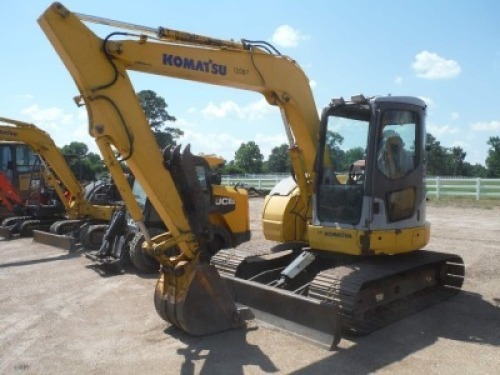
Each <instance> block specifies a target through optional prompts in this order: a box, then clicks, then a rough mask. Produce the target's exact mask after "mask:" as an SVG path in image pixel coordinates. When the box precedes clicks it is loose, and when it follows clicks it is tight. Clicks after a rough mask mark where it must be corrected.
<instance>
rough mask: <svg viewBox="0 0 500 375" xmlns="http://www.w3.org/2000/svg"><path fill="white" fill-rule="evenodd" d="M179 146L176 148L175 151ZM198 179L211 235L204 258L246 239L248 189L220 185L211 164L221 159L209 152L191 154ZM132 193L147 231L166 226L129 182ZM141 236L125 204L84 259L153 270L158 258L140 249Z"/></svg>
mask: <svg viewBox="0 0 500 375" xmlns="http://www.w3.org/2000/svg"><path fill="white" fill-rule="evenodd" d="M179 151H180V148H178V151H177V152H179ZM193 160H194V165H195V168H196V175H197V178H198V182H199V184H200V186H201V188H202V191H203V194H205V195H207V197H209V199H210V202H211V208H210V214H209V215H210V224H211V231H212V238H211V239H210V242H209V244H208V252H207V253H206V254H204V256H205V257H207V258H210V257H212V256H213V255H215V254H216V253H217V252H218V251H219V250H221V249H226V248H232V247H236V246H238V245H239V244H241V243H243V242H246V241H249V240H250V217H249V205H248V192H247V191H246V190H245V189H239V188H234V187H231V186H223V185H221V176H220V173H218V172H216V171H214V170H212V168H213V167H216V166H218V165H220V164H221V163H224V160H223V159H221V158H219V157H215V156H212V155H204V156H193ZM132 192H133V194H134V197H135V198H136V200H137V202H138V203H139V206H140V207H141V208H142V210H143V215H144V224H145V226H146V227H147V229H148V231H149V232H150V233H151V234H161V233H163V232H165V231H166V230H167V229H166V227H165V224H164V223H163V221H162V220H161V218H160V217H159V216H158V213H157V212H156V210H155V208H154V207H153V206H152V205H151V202H150V201H149V199H148V198H147V196H146V194H145V193H144V190H143V188H142V187H141V185H140V184H139V182H138V181H133V183H132ZM144 239H145V238H144V235H143V234H142V233H141V231H140V229H139V228H138V227H137V225H136V224H135V222H134V221H133V220H132V219H131V217H130V215H129V214H128V213H127V212H126V210H125V207H123V208H122V209H120V210H117V211H116V212H115V213H114V214H113V218H112V219H111V221H110V224H109V225H107V228H106V232H105V234H104V237H103V242H102V244H101V246H100V249H99V250H98V251H95V252H90V253H87V254H85V255H86V256H87V257H88V258H90V259H92V260H94V261H96V262H98V263H100V264H105V265H106V266H112V267H113V268H114V269H115V270H117V271H123V270H124V269H125V268H126V267H127V265H128V264H129V263H131V264H132V265H133V266H134V268H135V269H136V270H137V271H139V272H141V273H157V272H158V271H159V269H160V264H159V263H158V261H157V260H156V259H155V258H154V257H152V256H150V255H148V254H147V253H145V252H144V251H142V244H143V242H144Z"/></svg>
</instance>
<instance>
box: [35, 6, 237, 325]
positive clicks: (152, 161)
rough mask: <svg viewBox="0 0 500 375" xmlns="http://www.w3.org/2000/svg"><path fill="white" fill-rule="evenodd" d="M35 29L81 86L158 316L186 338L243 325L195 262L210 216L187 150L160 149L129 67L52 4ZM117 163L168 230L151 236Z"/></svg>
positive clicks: (214, 280)
mask: <svg viewBox="0 0 500 375" xmlns="http://www.w3.org/2000/svg"><path fill="white" fill-rule="evenodd" d="M39 23H40V25H41V27H42V29H43V30H44V32H45V33H46V34H47V36H48V38H49V39H50V41H51V43H52V44H53V46H54V48H55V49H56V51H57V52H58V53H59V55H60V57H61V58H62V60H63V62H64V64H65V65H66V67H67V68H68V70H69V72H70V73H71V75H72V77H73V79H74V80H75V82H76V84H77V86H78V88H79V91H80V94H81V95H80V97H79V99H78V102H79V103H81V102H82V101H83V103H84V104H85V107H86V109H87V111H88V116H89V132H90V134H91V136H93V137H94V138H95V141H96V143H97V146H98V148H99V150H100V152H101V154H102V156H103V159H104V162H105V164H106V166H107V168H108V169H109V171H110V173H111V175H112V177H113V179H114V181H115V184H116V185H117V186H118V188H119V191H120V193H121V196H122V198H123V200H124V202H125V204H126V206H127V209H128V211H129V214H130V216H131V217H132V219H133V220H135V221H136V222H137V224H138V226H139V228H141V231H142V232H143V234H144V237H145V239H146V241H145V246H144V247H145V250H146V251H148V252H149V253H150V254H151V255H153V256H155V257H156V258H157V259H158V260H159V262H160V263H161V265H162V270H161V273H160V278H159V280H158V284H157V289H156V293H155V295H156V296H160V297H159V298H155V305H156V308H157V310H158V312H159V313H160V315H161V316H162V317H163V318H164V319H167V320H169V321H170V322H171V323H172V324H174V325H176V326H177V327H179V328H181V329H183V330H184V331H186V332H188V333H191V334H207V333H211V332H218V331H222V330H226V329H230V328H234V327H237V326H241V325H242V324H243V321H242V317H241V316H240V314H239V313H238V310H237V309H236V306H235V304H234V302H233V300H232V298H231V296H230V295H229V291H228V290H227V288H226V287H225V285H224V284H223V282H222V280H221V279H220V276H219V274H218V273H217V271H216V270H215V267H213V266H211V265H207V264H201V262H200V258H199V254H200V252H201V251H202V250H203V247H204V246H207V241H206V240H207V239H208V238H209V237H210V234H209V233H205V231H204V228H206V227H205V226H204V224H207V223H209V217H208V215H209V212H208V208H207V209H206V210H203V207H204V204H205V203H206V202H203V199H200V197H201V194H196V190H197V188H198V189H199V186H196V184H197V183H196V182H193V181H195V180H196V174H195V170H194V165H193V161H192V155H191V154H190V152H189V149H186V150H184V153H183V154H182V155H180V153H179V151H178V150H176V151H173V152H172V153H170V152H169V150H165V152H164V153H162V152H161V151H160V149H159V147H158V144H157V142H156V140H155V138H154V135H153V133H152V131H151V130H150V127H149V124H148V122H147V120H146V117H145V115H144V112H143V110H142V108H141V106H140V103H139V101H138V98H137V97H136V94H135V92H134V90H133V87H132V84H131V82H130V80H129V77H128V74H127V71H126V70H127V69H128V68H129V67H130V65H131V63H130V62H127V61H120V60H117V59H115V58H113V57H112V56H111V55H110V53H109V52H108V51H105V50H103V46H104V45H105V44H106V43H107V42H106V41H103V40H101V39H100V38H98V37H97V36H96V35H95V34H94V33H93V32H92V31H91V30H90V29H88V28H87V27H86V26H85V25H84V24H83V23H82V21H81V20H80V19H79V17H78V16H77V15H76V14H74V13H71V12H70V11H68V10H67V9H66V8H64V7H63V6H62V5H61V4H59V3H54V4H53V5H52V6H51V7H50V8H49V9H48V10H47V11H46V12H45V13H44V14H43V15H42V16H41V17H40V19H39ZM148 46H149V44H148ZM160 63H161V62H160ZM190 156H191V157H190ZM122 162H126V163H127V166H128V167H129V168H130V170H131V172H132V173H133V175H134V177H135V178H136V179H137V180H138V181H139V183H140V184H141V186H142V187H143V189H144V191H145V193H146V195H147V196H148V198H149V199H150V201H151V203H152V204H153V206H154V207H155V209H156V211H157V213H158V215H159V216H160V218H161V219H162V221H163V222H164V223H165V226H166V227H167V228H168V232H166V233H164V234H161V235H159V236H156V237H154V238H153V239H151V238H150V236H149V233H148V231H147V229H146V227H145V225H144V222H143V213H142V209H141V207H140V206H139V205H138V203H137V201H136V199H135V197H134V195H133V194H132V190H131V188H130V186H129V184H128V182H127V180H126V178H125V175H124V173H123V170H122V167H121V163H122ZM203 213H206V215H203ZM198 224H201V225H198ZM172 248H175V251H174V253H173V254H172Z"/></svg>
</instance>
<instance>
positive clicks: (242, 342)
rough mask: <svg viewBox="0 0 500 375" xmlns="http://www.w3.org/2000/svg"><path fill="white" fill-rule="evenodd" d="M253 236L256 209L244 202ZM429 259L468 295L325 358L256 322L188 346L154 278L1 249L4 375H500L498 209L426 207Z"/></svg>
mask: <svg viewBox="0 0 500 375" xmlns="http://www.w3.org/2000/svg"><path fill="white" fill-rule="evenodd" d="M251 206H252V215H253V216H252V229H253V231H254V236H255V238H259V236H260V233H259V212H260V208H261V206H262V199H259V198H256V199H252V200H251ZM428 218H429V220H430V221H431V222H432V224H433V227H432V228H433V229H432V240H431V243H430V245H429V246H428V248H429V249H432V250H438V251H443V252H452V253H458V254H460V255H461V256H462V257H463V258H464V261H465V264H466V282H465V284H464V288H463V291H462V292H461V293H460V294H459V295H458V296H456V297H453V298H452V299H450V300H447V301H445V302H443V303H441V304H439V305H436V306H434V307H432V308H429V309H426V310H424V311H422V312H420V313H418V314H416V315H413V316H411V317H409V318H406V319H404V320H401V321H399V322H397V323H395V324H392V325H390V326H387V327H385V328H384V329H381V330H379V331H376V332H374V333H372V334H370V335H369V336H365V337H361V338H357V339H356V340H355V341H351V340H347V339H344V340H343V341H342V342H341V344H340V347H339V349H338V350H337V351H334V352H329V351H326V350H324V349H321V348H318V347H317V346H314V345H312V344H310V343H308V342H305V341H303V340H301V339H298V338H297V337H294V336H292V335H290V334H287V333H284V332H282V331H280V330H278V329H275V328H273V327H271V326H268V325H265V324H263V323H260V322H252V323H250V324H249V326H248V327H247V328H246V329H240V330H233V331H230V332H225V333H221V334H217V335H211V336H206V337H201V338H200V337H198V338H194V337H189V336H187V335H185V334H183V333H181V332H179V331H178V330H176V329H174V328H173V327H169V326H168V324H167V323H165V322H163V321H162V320H161V319H160V318H159V317H158V316H157V315H156V312H155V310H154V307H153V301H152V295H153V289H154V285H155V281H156V280H155V278H154V277H143V276H139V275H137V274H134V273H125V274H122V275H113V274H109V273H102V272H101V271H100V270H99V269H98V268H95V267H93V266H92V264H91V262H90V261H89V260H88V259H87V258H85V257H84V256H83V254H81V253H78V252H77V253H74V254H68V253H66V252H65V251H62V250H60V249H57V248H54V247H50V246H46V245H41V244H37V243H33V242H32V240H31V239H18V240H13V241H10V242H9V241H3V242H0V280H1V289H0V373H2V374H82V373H85V374H103V373H106V374H137V373H141V374H261V373H274V374H365V373H375V372H376V373H380V374H426V375H428V374H498V373H499V369H500V272H499V270H500V245H499V237H500V208H499V207H496V208H491V209H484V208H461V207H433V206H431V207H429V208H428Z"/></svg>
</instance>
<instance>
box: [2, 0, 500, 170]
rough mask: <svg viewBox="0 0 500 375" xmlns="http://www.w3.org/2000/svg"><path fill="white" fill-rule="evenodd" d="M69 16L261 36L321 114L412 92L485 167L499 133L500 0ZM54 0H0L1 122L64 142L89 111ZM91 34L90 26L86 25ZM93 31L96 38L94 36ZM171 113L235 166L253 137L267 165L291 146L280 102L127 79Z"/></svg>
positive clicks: (115, 7)
mask: <svg viewBox="0 0 500 375" xmlns="http://www.w3.org/2000/svg"><path fill="white" fill-rule="evenodd" d="M62 4H63V5H65V6H66V7H67V8H68V9H69V10H71V11H73V12H77V13H84V14H88V15H94V16H99V17H103V18H108V19H113V20H117V21H123V22H128V23H133V24H137V25H142V26H148V27H154V28H156V27H159V26H163V27H166V28H171V29H177V30H182V31H186V32H191V33H197V34H202V35H206V36H211V37H215V38H220V39H234V40H237V41H238V40H240V39H250V40H264V41H267V42H270V43H271V44H273V45H274V46H275V47H276V48H277V49H278V50H279V51H280V52H281V53H282V54H284V55H288V56H290V57H291V58H293V59H294V60H295V61H297V63H298V64H299V65H300V66H301V67H302V69H303V70H304V72H305V73H306V75H307V77H308V78H309V80H310V86H311V88H312V91H313V95H314V99H315V102H316V105H317V108H318V112H320V111H321V108H322V107H324V106H326V105H327V104H328V103H329V102H330V100H331V99H332V98H336V97H340V96H343V97H345V98H350V97H351V95H355V94H360V93H362V94H364V95H365V96H372V95H387V94H391V95H410V96H417V97H420V98H422V99H423V100H425V101H426V103H427V105H428V112H427V132H428V133H431V134H432V135H433V136H434V137H435V138H436V139H437V140H438V141H439V142H440V143H441V145H442V146H445V147H453V146H460V147H462V148H463V149H464V151H465V152H466V153H467V156H466V158H465V161H467V162H469V163H471V164H476V163H479V164H483V165H484V163H485V159H486V156H487V150H488V145H487V141H488V139H489V138H490V137H491V136H500V105H499V104H498V96H497V95H498V94H499V93H500V92H499V88H500V43H499V41H500V1H497V0H478V1H466V0H442V1H438V0H435V1H406V0H394V1H393V0H379V1H369V0H357V1H353V2H351V1H337V0H309V1H307V2H306V1H298V0H295V1H292V0H288V1H285V0H273V1H268V0H265V1H264V0H252V1H251V2H241V1H234V0H233V1H226V0H220V1H197V0H191V1H167V0H164V1H160V0H141V1H118V0H106V1H104V0H99V1H98V0H85V1H77V0H67V1H62ZM49 5H50V1H40V0H30V1H27V0H25V1H16V2H14V1H7V0H1V1H0V19H1V21H2V22H1V27H2V32H1V33H0V45H1V46H2V47H1V48H2V49H1V54H0V87H1V90H0V117H9V118H12V119H16V120H20V121H25V122H29V123H33V124H35V125H37V126H38V127H40V128H42V129H44V130H46V131H47V132H49V134H50V135H51V136H52V138H53V139H54V140H55V142H56V144H57V145H58V146H60V147H62V146H64V145H66V144H69V143H70V142H72V141H79V142H85V143H86V144H87V145H88V146H89V149H90V151H93V152H98V151H97V147H96V146H95V142H94V140H93V139H92V138H91V137H90V136H89V134H88V121H87V114H86V111H85V109H84V108H78V107H77V106H76V105H75V103H74V101H73V97H75V96H76V95H78V94H79V92H78V90H77V87H76V85H75V84H74V81H73V79H72V78H71V76H70V74H69V73H68V71H67V70H66V68H65V67H64V65H63V64H62V62H61V60H60V58H59V56H58V55H57V53H56V52H55V50H54V49H53V48H52V46H51V45H50V43H49V41H48V39H47V38H46V37H45V34H44V33H43V32H42V30H41V28H40V27H39V26H38V23H37V18H38V17H39V16H40V15H41V14H42V13H43V12H44V11H45V9H46V8H48V7H49ZM89 26H90V27H91V28H93V26H92V25H89ZM100 31H102V30H101V29H99V28H97V29H96V33H97V34H98V35H99V36H101V37H104V36H105V34H100V33H99V32H100ZM130 76H131V79H132V82H133V85H134V89H135V91H136V92H138V91H141V90H153V91H155V92H156V93H157V94H158V95H160V96H162V97H163V98H164V99H165V100H166V102H167V104H168V108H167V110H168V112H169V114H170V115H173V116H175V117H176V118H177V121H176V122H175V123H167V125H168V126H173V127H177V128H179V129H181V130H182V131H183V132H184V136H183V137H182V138H181V139H180V140H179V142H180V143H182V144H183V145H186V144H188V143H189V144H191V149H192V151H193V152H195V153H204V154H216V155H220V156H222V157H224V158H225V159H226V160H233V159H234V154H235V152H236V150H237V149H238V148H239V147H240V145H241V144H242V143H246V142H249V141H254V142H255V143H256V144H257V145H259V148H260V150H261V152H262V154H263V155H264V157H265V158H266V159H267V157H268V155H269V154H270V152H271V150H272V149H273V148H274V147H276V146H279V145H281V144H283V143H286V142H287V138H286V135H285V131H284V128H283V125H282V122H281V116H280V114H279V110H278V109H277V107H271V106H269V105H268V104H267V102H265V100H264V98H263V97H262V96H261V95H260V94H257V93H253V92H247V91H242V90H236V89H231V88H224V87H218V86H211V85H207V84H202V83H195V82H188V81H183V80H178V79H173V78H167V77H163V76H156V75H147V74H141V73H134V72H132V73H130Z"/></svg>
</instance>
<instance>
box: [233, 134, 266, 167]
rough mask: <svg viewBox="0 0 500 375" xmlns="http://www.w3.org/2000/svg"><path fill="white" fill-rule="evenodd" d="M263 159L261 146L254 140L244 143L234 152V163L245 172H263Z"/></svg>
mask: <svg viewBox="0 0 500 375" xmlns="http://www.w3.org/2000/svg"><path fill="white" fill-rule="evenodd" d="M263 160H264V157H263V156H262V154H261V152H260V148H259V146H257V145H256V144H255V142H253V141H250V142H247V143H242V144H241V146H240V148H239V149H238V150H237V151H236V153H235V154H234V165H235V166H236V167H237V168H239V169H241V170H243V171H244V172H245V173H262V165H263Z"/></svg>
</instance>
